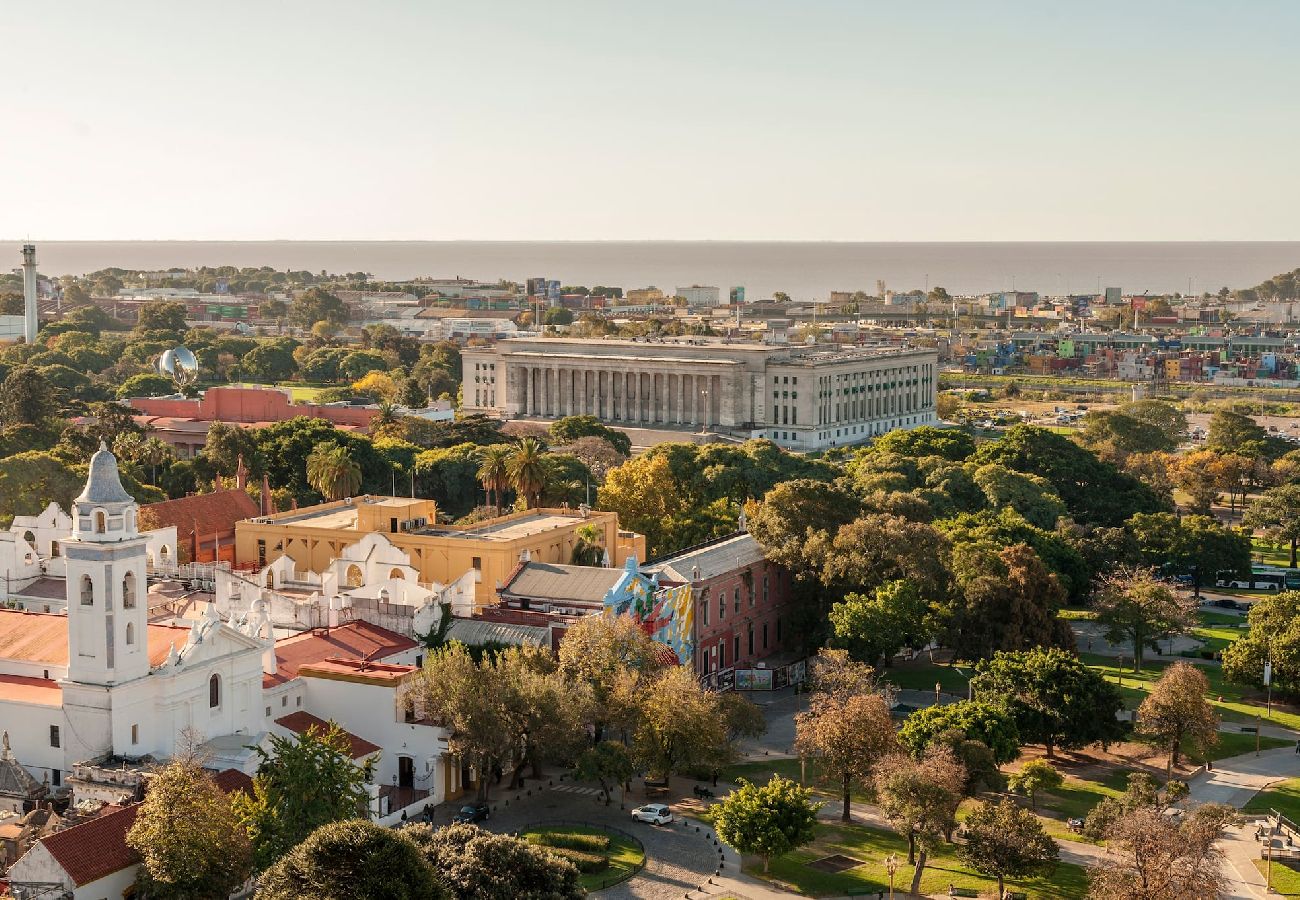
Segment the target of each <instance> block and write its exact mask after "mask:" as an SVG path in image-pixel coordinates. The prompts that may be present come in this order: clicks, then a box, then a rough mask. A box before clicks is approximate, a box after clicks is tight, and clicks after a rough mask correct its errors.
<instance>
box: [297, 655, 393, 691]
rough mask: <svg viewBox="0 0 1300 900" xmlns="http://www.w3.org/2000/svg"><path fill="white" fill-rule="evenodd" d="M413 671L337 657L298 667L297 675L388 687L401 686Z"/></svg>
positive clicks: (384, 664) (386, 664)
mask: <svg viewBox="0 0 1300 900" xmlns="http://www.w3.org/2000/svg"><path fill="white" fill-rule="evenodd" d="M415 671H416V668H415V666H408V665H394V664H392V663H377V662H370V661H367V660H362V659H341V658H339V657H337V656H331V657H330V658H329V659H326V660H322V661H321V662H315V663H306V664H304V665H301V666H299V667H298V674H299V675H302V676H304V677H306V676H308V675H314V676H316V677H317V678H327V679H333V680H336V681H353V682H357V683H359V684H375V685H385V686H390V687H395V686H397V685H399V684H401V683H402V682H403V681H405V680H406V678H407V676H409V675H410V674H411V673H413V672H415Z"/></svg>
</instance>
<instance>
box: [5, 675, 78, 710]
mask: <svg viewBox="0 0 1300 900" xmlns="http://www.w3.org/2000/svg"><path fill="white" fill-rule="evenodd" d="M0 700H5V701H16V702H18V703H35V704H36V705H38V706H62V705H63V688H61V687H59V683H58V682H57V681H53V680H51V679H49V678H29V677H27V676H25V675H0Z"/></svg>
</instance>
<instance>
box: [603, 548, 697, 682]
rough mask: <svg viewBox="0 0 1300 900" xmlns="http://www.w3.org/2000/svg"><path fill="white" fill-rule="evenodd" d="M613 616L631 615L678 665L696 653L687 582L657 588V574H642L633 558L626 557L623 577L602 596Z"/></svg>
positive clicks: (689, 587) (693, 605)
mask: <svg viewBox="0 0 1300 900" xmlns="http://www.w3.org/2000/svg"><path fill="white" fill-rule="evenodd" d="M605 608H606V610H607V611H608V612H610V613H611V614H613V615H616V616H621V615H624V614H628V615H631V616H632V618H633V619H635V620H636V621H637V622H638V623H640V625H641V627H642V628H643V629H644V630H645V632H646V634H648V635H650V636H651V637H652V638H654V639H655V640H656V641H657V642H659V643H660V644H663V645H664V646H665V647H668V648H669V649H671V650H672V651H673V653H674V654H676V656H677V662H678V664H680V665H689V664H690V663H691V660H692V659H693V657H694V654H695V603H694V598H693V597H692V595H691V586H690V585H689V584H682V585H675V586H672V587H664V588H661V587H659V582H658V579H657V576H654V575H649V576H647V575H642V574H641V571H640V566H639V565H638V564H637V561H636V558H635V557H632V558H629V559H628V561H627V565H626V567H625V572H624V577H623V578H622V579H620V580H619V582H618V583H617V584H616V585H615V586H614V587H613V588H612V589H611V590H610V592H609V593H608V594H607V595H606V597H605Z"/></svg>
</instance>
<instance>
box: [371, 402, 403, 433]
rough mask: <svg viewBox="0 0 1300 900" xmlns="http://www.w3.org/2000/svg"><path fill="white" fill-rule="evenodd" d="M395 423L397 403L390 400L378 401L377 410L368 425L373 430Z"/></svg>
mask: <svg viewBox="0 0 1300 900" xmlns="http://www.w3.org/2000/svg"><path fill="white" fill-rule="evenodd" d="M396 424H397V404H396V403H394V402H393V401H391V400H380V401H379V412H377V413H375V417H374V418H373V419H371V420H370V427H371V429H372V430H374V431H378V430H380V429H381V428H387V427H389V426H390V425H396Z"/></svg>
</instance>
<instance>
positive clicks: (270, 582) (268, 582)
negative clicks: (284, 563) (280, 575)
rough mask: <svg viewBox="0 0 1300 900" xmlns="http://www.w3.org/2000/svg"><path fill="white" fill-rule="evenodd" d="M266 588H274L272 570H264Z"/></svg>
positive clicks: (273, 572) (273, 573)
mask: <svg viewBox="0 0 1300 900" xmlns="http://www.w3.org/2000/svg"><path fill="white" fill-rule="evenodd" d="M266 586H267V587H269V588H273V587H275V571H274V570H273V569H267V570H266Z"/></svg>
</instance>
